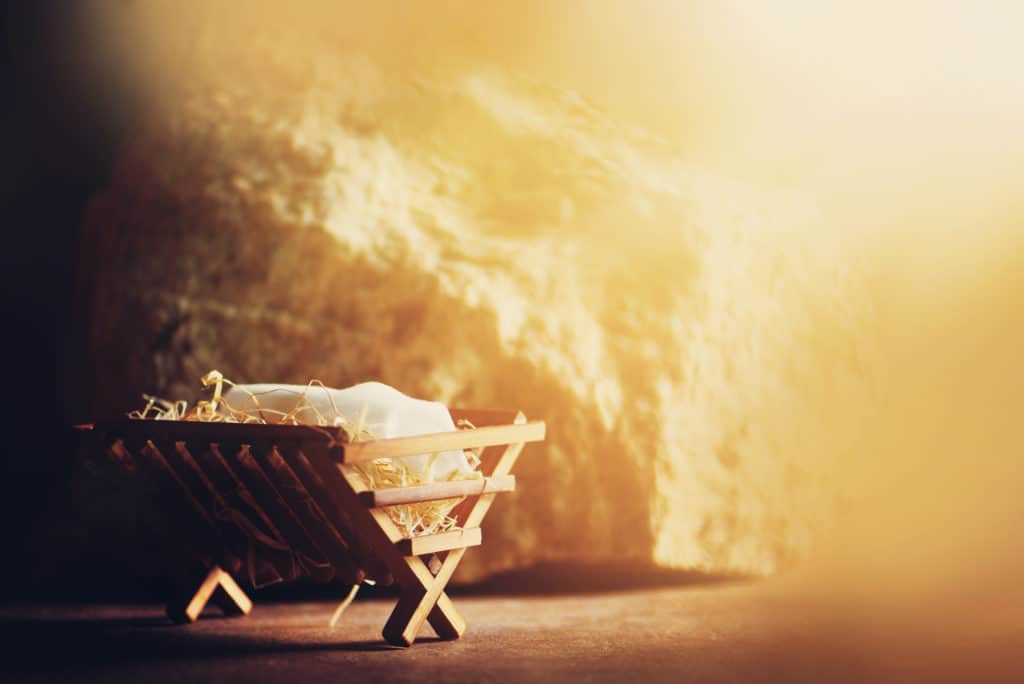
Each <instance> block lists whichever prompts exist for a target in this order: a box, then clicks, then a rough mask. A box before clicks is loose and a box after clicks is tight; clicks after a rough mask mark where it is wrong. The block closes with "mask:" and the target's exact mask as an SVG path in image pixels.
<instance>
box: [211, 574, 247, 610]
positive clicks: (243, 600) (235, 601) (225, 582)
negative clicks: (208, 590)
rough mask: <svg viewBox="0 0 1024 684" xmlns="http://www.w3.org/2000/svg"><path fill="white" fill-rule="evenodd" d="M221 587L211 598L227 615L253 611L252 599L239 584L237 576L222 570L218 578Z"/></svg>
mask: <svg viewBox="0 0 1024 684" xmlns="http://www.w3.org/2000/svg"><path fill="white" fill-rule="evenodd" d="M218 583H219V585H220V586H219V587H218V588H217V590H216V591H214V592H213V597H212V598H211V599H210V600H211V601H213V602H214V603H215V604H217V605H218V606H219V607H220V609H221V610H222V611H224V614H225V615H228V616H230V617H237V616H241V615H248V614H249V613H251V612H252V599H250V598H249V597H248V596H247V595H246V593H245V592H244V591H243V590H242V587H240V586H238V582H236V581H235V578H234V577H232V576H231V575H229V574H228V573H226V572H224V571H223V570H221V574H220V577H219V578H218Z"/></svg>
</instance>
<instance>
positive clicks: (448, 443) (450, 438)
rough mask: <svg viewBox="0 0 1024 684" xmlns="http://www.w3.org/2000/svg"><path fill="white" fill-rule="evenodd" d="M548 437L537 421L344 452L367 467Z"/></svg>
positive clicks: (356, 444)
mask: <svg viewBox="0 0 1024 684" xmlns="http://www.w3.org/2000/svg"><path fill="white" fill-rule="evenodd" d="M544 433H545V426H544V423H543V422H540V421H536V422H533V423H523V424H521V425H493V426H490V427H482V428H477V429H475V430H458V431H456V432H440V433H437V434H432V435H420V436H417V437H395V438H393V439H375V440H372V441H368V442H354V443H352V444H346V445H345V447H344V449H343V450H342V451H343V454H342V462H343V463H365V462H366V461H373V460H376V459H378V458H399V457H401V456H415V455H417V454H433V453H437V452H439V451H458V450H461V449H476V448H478V447H489V446H501V445H504V444H513V443H515V442H540V441H542V440H543V439H544Z"/></svg>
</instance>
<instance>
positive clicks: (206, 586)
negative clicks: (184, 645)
mask: <svg viewBox="0 0 1024 684" xmlns="http://www.w3.org/2000/svg"><path fill="white" fill-rule="evenodd" d="M215 593H216V594H219V595H220V596H215ZM211 598H213V599H214V601H215V602H216V603H217V604H218V605H220V606H221V608H222V609H223V610H224V613H225V614H226V615H248V613H249V611H251V610H252V601H251V600H250V599H249V597H248V596H246V595H245V592H244V591H242V588H241V587H239V586H238V584H237V583H236V582H235V580H234V578H232V577H231V575H229V574H228V573H227V572H225V571H224V570H223V569H221V567H220V566H219V565H215V566H213V567H212V568H210V569H209V571H207V573H206V576H205V577H204V578H203V580H202V582H200V584H199V588H198V589H196V590H195V591H194V592H193V593H192V594H190V595H188V594H186V595H185V596H184V597H182V598H179V599H176V600H173V601H171V602H170V603H168V604H167V617H169V618H171V620H173V621H174V622H177V623H179V624H186V623H192V622H195V621H196V620H198V619H199V616H200V614H202V612H203V608H205V607H206V604H207V603H209V601H210V599H211Z"/></svg>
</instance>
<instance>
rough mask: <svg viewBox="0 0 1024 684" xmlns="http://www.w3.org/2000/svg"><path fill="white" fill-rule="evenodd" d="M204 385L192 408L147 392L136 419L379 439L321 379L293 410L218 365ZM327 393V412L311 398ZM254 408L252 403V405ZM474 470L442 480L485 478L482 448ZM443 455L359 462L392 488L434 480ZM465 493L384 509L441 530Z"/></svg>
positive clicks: (421, 531)
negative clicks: (303, 429) (310, 429)
mask: <svg viewBox="0 0 1024 684" xmlns="http://www.w3.org/2000/svg"><path fill="white" fill-rule="evenodd" d="M201 382H202V385H203V387H204V388H205V389H207V390H212V396H211V397H210V398H209V399H205V400H201V401H198V402H196V404H195V406H193V407H191V408H189V405H188V402H186V401H183V400H179V401H169V400H167V399H162V398H160V397H154V396H151V395H148V394H144V395H142V396H143V399H145V401H146V405H145V406H144V407H143V408H141V409H138V410H135V411H131V412H130V413H128V417H129V418H131V419H135V420H177V421H189V422H203V423H257V424H262V425H308V426H315V427H336V428H341V429H342V430H343V431H344V433H345V438H346V440H347V441H348V442H356V441H366V440H372V439H376V438H377V437H376V435H374V434H373V432H372V431H371V430H369V429H368V427H367V426H366V423H365V417H366V411H365V410H364V411H363V412H362V413H361V415H359V416H357V417H355V418H354V419H353V418H352V417H351V416H347V415H345V414H344V413H342V412H341V411H340V410H339V409H338V407H337V405H336V404H335V403H334V401H333V400H332V399H331V394H330V388H328V387H326V386H325V385H324V384H323V383H322V382H321V381H319V380H315V379H314V380H310V381H309V383H308V384H307V385H306V386H305V388H304V390H303V391H301V392H297V393H295V403H294V405H293V406H291V407H290V408H289V409H288V410H286V411H282V410H279V409H273V408H269V407H266V406H262V405H261V404H260V400H259V399H260V396H261V395H262V394H265V393H264V392H251V391H249V390H248V389H246V388H245V387H244V386H241V385H237V384H235V383H234V382H232V381H231V380H228V379H227V378H225V377H224V375H223V374H222V373H221V372H220V371H217V370H212V371H210V372H209V373H207V374H206V375H204V376H203V377H202V378H201ZM225 387H231V388H235V389H236V390H240V391H242V392H243V393H244V394H245V395H246V396H247V397H248V399H249V402H247V403H246V405H245V406H235V405H233V404H232V403H231V402H229V401H228V399H227V397H226V396H225ZM316 392H323V396H326V397H327V398H328V400H329V401H328V403H329V405H330V410H328V411H323V410H321V408H320V407H318V406H317V404H316V403H315V402H314V401H312V400H311V397H312V396H313V393H316ZM250 407H253V408H250ZM458 427H459V428H470V429H471V428H473V425H472V424H471V423H469V422H468V421H460V423H459V425H458ZM465 455H466V458H467V461H468V462H469V464H470V466H471V468H472V470H471V471H470V472H464V471H460V470H452V471H451V472H448V473H445V474H444V476H443V477H442V478H441V479H443V480H466V479H479V478H482V477H483V474H482V473H480V471H479V470H478V467H479V465H480V458H479V454H478V453H474V452H472V451H466V452H465ZM437 457H438V454H431V455H430V456H429V457H428V458H427V459H426V461H425V464H424V465H422V466H421V467H416V466H415V462H413V463H410V462H409V461H407V460H406V459H401V458H398V459H391V458H379V459H376V460H374V461H370V462H368V463H361V464H358V465H357V466H356V471H357V472H358V473H359V475H360V476H361V477H362V479H363V484H364V485H365V486H366V487H367V488H369V489H388V488H392V487H409V486H412V485H419V484H427V483H430V482H434V481H435V475H434V469H433V465H434V462H435V460H436V459H437ZM464 498H465V497H461V498H455V499H443V500H440V501H422V502H419V503H413V504H402V505H398V506H388V507H387V508H386V509H385V510H386V511H387V513H388V516H389V517H390V518H391V520H392V521H393V522H394V523H395V524H396V525H397V526H398V528H399V529H400V530H401V531H402V533H403V534H404V535H405V536H406V537H416V536H422V535H428V534H436V533H438V532H444V531H447V530H451V529H454V528H455V527H457V525H458V521H457V520H456V519H455V518H454V517H453V516H452V515H451V512H452V510H453V509H454V508H455V507H456V506H457V505H459V504H460V503H461V502H462V501H463V500H464Z"/></svg>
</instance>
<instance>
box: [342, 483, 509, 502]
mask: <svg viewBox="0 0 1024 684" xmlns="http://www.w3.org/2000/svg"><path fill="white" fill-rule="evenodd" d="M515 489H516V478H515V475H503V476H500V477H484V478H480V479H478V480H454V481H451V482H430V483H428V484H421V485H412V486H410V487H389V488H388V489H371V490H369V491H365V492H360V493H359V500H360V501H362V502H363V504H364V505H365V506H367V507H368V508H380V507H382V506H399V505H401V504H410V503H419V502H421V501H439V500H441V499H455V498H458V497H462V496H478V495H480V494H487V493H489V492H513V491H515Z"/></svg>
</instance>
